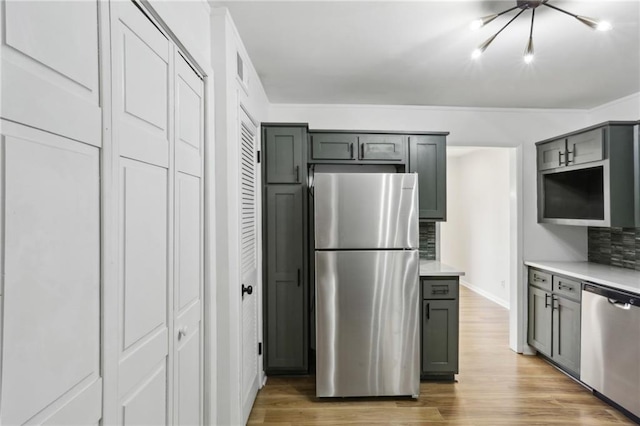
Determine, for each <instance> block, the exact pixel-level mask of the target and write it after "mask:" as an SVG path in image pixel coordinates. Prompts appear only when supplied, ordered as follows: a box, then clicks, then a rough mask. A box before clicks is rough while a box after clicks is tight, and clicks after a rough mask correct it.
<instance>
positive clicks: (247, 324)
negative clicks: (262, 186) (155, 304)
mask: <svg viewBox="0 0 640 426" xmlns="http://www.w3.org/2000/svg"><path fill="white" fill-rule="evenodd" d="M238 131H239V136H240V141H239V142H240V192H241V194H240V204H241V205H240V242H241V246H240V247H241V253H240V261H241V264H240V269H241V279H242V285H244V286H245V287H249V286H251V288H252V289H253V291H252V293H251V294H247V293H245V294H244V295H243V297H242V327H241V330H242V387H241V389H242V414H243V420H244V422H246V421H247V419H248V418H249V414H250V413H251V407H252V406H253V402H254V400H255V397H256V394H257V393H258V388H259V377H260V369H259V368H258V303H259V301H260V300H261V299H260V292H259V290H260V289H259V288H258V279H257V278H258V273H257V256H256V253H257V229H258V226H257V221H258V218H257V215H256V184H257V176H256V175H257V172H256V153H255V141H256V127H255V125H254V124H253V122H252V120H251V119H250V118H249V116H248V115H247V114H246V113H245V112H244V110H243V109H242V108H241V109H240V122H239V129H238Z"/></svg>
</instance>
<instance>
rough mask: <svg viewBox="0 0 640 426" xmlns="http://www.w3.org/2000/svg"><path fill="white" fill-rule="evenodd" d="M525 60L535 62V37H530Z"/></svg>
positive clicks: (525, 51)
mask: <svg viewBox="0 0 640 426" xmlns="http://www.w3.org/2000/svg"><path fill="white" fill-rule="evenodd" d="M524 62H525V63H526V64H530V63H531V62H533V38H532V37H529V42H528V43H527V48H526V49H525V50H524Z"/></svg>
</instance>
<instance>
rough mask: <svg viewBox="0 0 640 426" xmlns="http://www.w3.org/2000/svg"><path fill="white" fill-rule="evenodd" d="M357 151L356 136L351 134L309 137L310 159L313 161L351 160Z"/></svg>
mask: <svg viewBox="0 0 640 426" xmlns="http://www.w3.org/2000/svg"><path fill="white" fill-rule="evenodd" d="M357 149H358V135H355V134H351V133H314V134H312V135H311V158H313V159H314V160H353V159H355V158H356V150H357Z"/></svg>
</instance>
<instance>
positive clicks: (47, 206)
mask: <svg viewBox="0 0 640 426" xmlns="http://www.w3.org/2000/svg"><path fill="white" fill-rule="evenodd" d="M0 124H1V125H2V135H1V139H0V145H1V146H0V152H1V153H2V154H0V176H1V177H2V182H1V183H0V187H1V188H3V190H2V202H1V205H2V209H1V210H0V220H2V222H3V225H4V226H3V228H2V231H0V235H1V236H2V241H1V253H2V263H0V264H1V265H3V266H4V270H3V271H2V272H3V274H0V277H2V278H0V279H2V282H1V283H0V289H1V290H2V295H1V297H0V300H1V302H2V303H0V306H2V312H0V313H1V316H0V317H1V318H2V389H1V395H2V399H1V401H0V405H1V407H2V411H1V415H0V423H1V424H6V425H14V424H24V423H29V424H41V423H44V424H85V425H95V424H98V422H99V420H100V418H101V413H102V407H101V405H102V379H101V377H100V163H99V158H100V152H99V149H98V148H97V147H94V146H91V145H87V144H84V143H80V142H76V141H72V140H69V139H66V138H62V137H60V136H55V135H52V134H51V133H48V132H43V131H40V130H35V129H33V128H30V127H27V126H22V125H18V124H15V123H11V122H8V121H5V120H0ZM2 232H4V235H2Z"/></svg>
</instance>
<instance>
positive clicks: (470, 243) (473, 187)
mask: <svg viewBox="0 0 640 426" xmlns="http://www.w3.org/2000/svg"><path fill="white" fill-rule="evenodd" d="M455 149H456V148H455V147H454V148H451V147H449V149H448V150H447V152H448V154H449V153H451V152H452V151H453V152H455ZM509 150H510V148H481V149H479V150H477V151H472V152H469V153H466V154H463V155H460V156H456V155H448V156H447V221H446V222H443V223H442V224H441V227H440V232H441V234H440V244H441V245H440V256H441V260H442V262H444V263H446V264H449V265H455V266H456V267H458V268H461V269H463V270H464V271H465V273H466V275H465V276H463V277H462V278H461V282H462V283H463V284H464V285H466V286H468V287H469V288H471V289H473V290H474V291H476V292H478V293H480V294H482V295H483V296H485V297H487V298H489V299H491V300H493V301H495V302H497V303H499V304H500V305H502V306H504V307H506V308H509V286H510V268H509V259H510V239H509V238H510V217H509V216H510V215H509V210H510V201H511V199H510V181H509V179H510V173H509V172H510V170H509V161H510V155H509Z"/></svg>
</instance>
